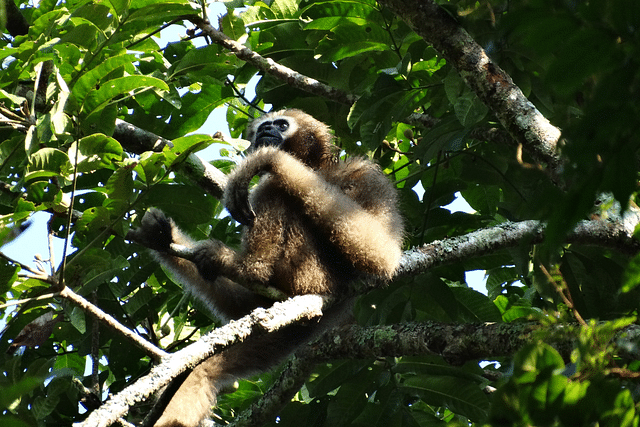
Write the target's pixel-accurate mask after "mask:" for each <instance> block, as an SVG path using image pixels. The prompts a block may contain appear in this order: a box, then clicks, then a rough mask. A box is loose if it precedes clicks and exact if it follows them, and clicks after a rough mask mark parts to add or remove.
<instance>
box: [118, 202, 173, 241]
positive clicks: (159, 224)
mask: <svg viewBox="0 0 640 427" xmlns="http://www.w3.org/2000/svg"><path fill="white" fill-rule="evenodd" d="M171 229H172V222H171V220H170V219H169V218H167V217H166V216H165V214H164V213H163V212H162V211H161V210H159V209H154V208H152V209H149V210H148V211H147V213H145V214H144V217H142V222H141V223H140V227H138V228H136V229H133V230H129V232H128V233H127V236H126V237H125V239H126V240H131V241H133V242H136V243H139V244H141V245H143V246H145V247H147V248H149V249H155V250H156V251H161V252H166V251H167V250H168V249H169V247H170V246H171V243H173V236H172V233H171Z"/></svg>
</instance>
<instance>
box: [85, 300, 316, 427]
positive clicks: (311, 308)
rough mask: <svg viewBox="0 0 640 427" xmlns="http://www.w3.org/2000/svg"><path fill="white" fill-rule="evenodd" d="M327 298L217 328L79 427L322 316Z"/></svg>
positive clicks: (111, 418)
mask: <svg viewBox="0 0 640 427" xmlns="http://www.w3.org/2000/svg"><path fill="white" fill-rule="evenodd" d="M327 301H328V298H327V297H323V296H319V295H301V296H297V297H294V298H291V299H289V300H287V301H284V302H281V303H275V304H274V305H273V306H272V307H270V308H269V309H266V310H265V309H263V308H258V309H256V310H254V311H253V312H252V313H251V314H248V315H247V316H245V317H243V318H241V319H239V320H236V321H233V322H230V323H229V324H227V325H225V326H222V327H220V328H217V329H215V330H214V331H213V332H211V333H209V334H208V335H206V336H204V337H202V338H201V339H199V340H198V341H196V342H195V343H193V344H191V345H190V346H188V347H186V348H184V349H182V350H180V351H177V352H175V353H173V354H172V355H171V356H169V357H166V358H164V359H163V361H162V363H161V364H159V365H157V366H154V367H153V368H152V369H151V372H149V374H148V375H146V376H144V377H142V378H140V379H139V380H137V381H136V382H134V383H133V384H131V385H130V386H128V387H127V388H125V389H124V390H122V391H121V392H120V393H118V394H117V395H115V396H113V397H111V398H110V399H109V400H108V401H107V402H106V403H105V404H104V405H102V406H101V407H100V408H98V409H96V410H95V411H93V412H92V413H91V414H90V415H89V416H88V417H87V418H86V419H85V420H84V421H83V422H82V423H77V424H75V425H76V427H106V426H109V425H111V424H112V423H114V422H115V421H116V420H117V419H118V418H120V417H123V416H124V415H126V414H127V412H128V411H129V408H130V407H131V406H132V405H134V404H135V403H138V402H141V401H143V400H145V399H146V398H148V397H149V396H151V395H152V394H153V393H155V392H156V391H158V390H159V389H161V388H162V387H164V386H165V385H167V384H168V383H169V382H170V381H171V380H172V379H173V378H175V377H177V376H178V375H180V374H181V373H182V372H184V371H186V370H187V369H190V368H193V367H194V366H196V365H197V364H198V363H200V362H201V361H202V360H204V359H206V358H207V357H210V356H211V355H213V354H214V352H218V351H220V350H221V349H222V348H224V347H227V346H229V345H231V344H233V343H235V342H238V341H242V340H244V339H245V338H247V337H248V336H249V335H251V334H252V333H256V332H257V333H267V332H271V331H274V330H277V329H279V328H281V327H283V326H286V325H287V324H290V323H293V322H295V321H298V320H301V319H312V318H315V317H319V316H322V309H323V308H324V306H325V305H326V304H327Z"/></svg>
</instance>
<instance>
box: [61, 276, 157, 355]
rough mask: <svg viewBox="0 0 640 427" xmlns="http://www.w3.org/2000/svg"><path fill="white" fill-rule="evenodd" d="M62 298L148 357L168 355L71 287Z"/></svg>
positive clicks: (65, 288) (64, 292)
mask: <svg viewBox="0 0 640 427" xmlns="http://www.w3.org/2000/svg"><path fill="white" fill-rule="evenodd" d="M60 296H61V297H63V298H66V299H68V300H69V301H71V302H73V303H74V304H76V305H78V306H79V307H80V308H82V309H83V310H84V311H85V312H87V313H89V314H90V315H91V316H93V317H94V318H95V319H97V320H99V321H101V322H102V323H104V324H105V325H107V326H108V327H109V328H110V329H113V330H114V331H115V332H116V333H117V334H118V335H121V336H122V337H124V338H126V339H128V340H129V341H131V342H132V343H133V344H135V345H136V346H138V347H139V348H141V349H142V350H143V351H144V352H145V353H146V354H147V355H149V356H151V357H152V358H153V359H154V360H162V359H163V358H165V357H166V356H167V355H168V353H167V352H165V351H164V350H161V349H159V348H158V347H156V346H155V345H153V344H151V343H150V342H148V341H147V340H145V339H143V338H142V337H140V336H139V335H137V334H134V333H133V332H132V331H131V330H130V329H128V328H126V327H125V326H124V325H122V324H121V323H120V322H118V321H117V320H116V319H115V318H113V316H111V315H109V314H107V313H105V312H104V311H102V310H100V309H99V308H98V307H97V306H95V305H93V304H91V303H90V302H89V301H87V300H86V299H84V298H83V297H82V296H80V295H78V294H76V293H75V292H73V291H72V290H71V289H69V287H67V286H65V287H64V288H63V289H62V290H61V291H60Z"/></svg>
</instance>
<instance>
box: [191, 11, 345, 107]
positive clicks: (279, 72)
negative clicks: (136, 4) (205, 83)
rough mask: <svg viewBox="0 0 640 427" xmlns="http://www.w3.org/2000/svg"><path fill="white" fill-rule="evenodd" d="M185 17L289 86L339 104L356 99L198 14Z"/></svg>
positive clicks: (212, 38) (221, 43)
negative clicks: (235, 37) (248, 44)
mask: <svg viewBox="0 0 640 427" xmlns="http://www.w3.org/2000/svg"><path fill="white" fill-rule="evenodd" d="M187 19H189V20H190V21H191V22H192V23H193V24H194V25H196V26H197V27H198V28H200V29H201V30H202V32H204V33H205V34H206V35H207V36H209V37H210V38H211V40H212V41H213V42H214V43H217V44H219V45H220V46H222V47H224V48H225V49H227V50H229V51H230V52H231V53H233V54H234V55H235V56H237V57H238V58H239V59H241V60H243V61H245V62H248V63H249V64H251V65H253V66H254V67H256V68H257V69H258V70H260V71H262V72H263V73H265V74H270V75H272V76H274V77H276V78H277V79H279V80H282V81H284V82H286V83H287V84H288V85H289V86H291V87H294V88H296V89H300V90H303V91H305V92H309V93H312V94H314V95H318V96H322V97H325V98H327V99H331V100H333V101H336V102H338V103H340V104H345V105H351V104H353V103H354V102H355V100H356V98H355V96H353V95H350V94H347V93H345V92H343V91H341V90H339V89H336V88H334V87H331V86H329V85H326V84H324V83H322V82H319V81H318V80H315V79H312V78H311V77H307V76H305V75H303V74H300V73H298V72H297V71H294V70H292V69H291V68H288V67H285V66H283V65H280V64H278V63H277V62H275V61H274V60H273V59H271V58H265V57H263V56H261V55H259V54H258V53H256V52H254V51H252V50H251V49H249V48H247V47H246V46H244V45H243V44H242V43H239V42H237V41H235V40H233V39H232V38H230V37H228V36H227V35H226V34H224V33H223V32H221V31H218V30H216V29H215V28H214V27H213V26H212V25H211V24H210V23H209V22H208V21H206V20H204V19H202V18H200V17H198V16H189V17H187Z"/></svg>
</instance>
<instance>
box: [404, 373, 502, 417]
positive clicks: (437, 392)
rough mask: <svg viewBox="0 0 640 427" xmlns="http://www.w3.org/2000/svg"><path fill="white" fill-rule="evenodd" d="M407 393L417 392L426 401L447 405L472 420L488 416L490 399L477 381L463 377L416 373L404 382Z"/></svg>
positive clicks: (430, 403) (431, 403)
mask: <svg viewBox="0 0 640 427" xmlns="http://www.w3.org/2000/svg"><path fill="white" fill-rule="evenodd" d="M402 388H403V389H404V390H405V391H406V392H407V393H411V392H413V393H417V394H418V395H419V396H420V397H421V399H422V400H424V401H425V403H427V404H429V405H433V406H445V407H447V408H449V409H450V410H451V411H453V412H455V413H457V414H461V415H463V416H465V417H467V418H469V419H470V420H472V421H482V420H483V419H485V418H486V416H487V408H488V403H489V401H488V399H487V396H486V395H485V394H484V393H483V392H482V390H480V386H479V384H478V383H476V382H472V381H466V380H463V379H461V378H452V377H446V376H435V375H416V376H413V377H410V378H407V379H406V380H405V381H404V382H403V383H402Z"/></svg>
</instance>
